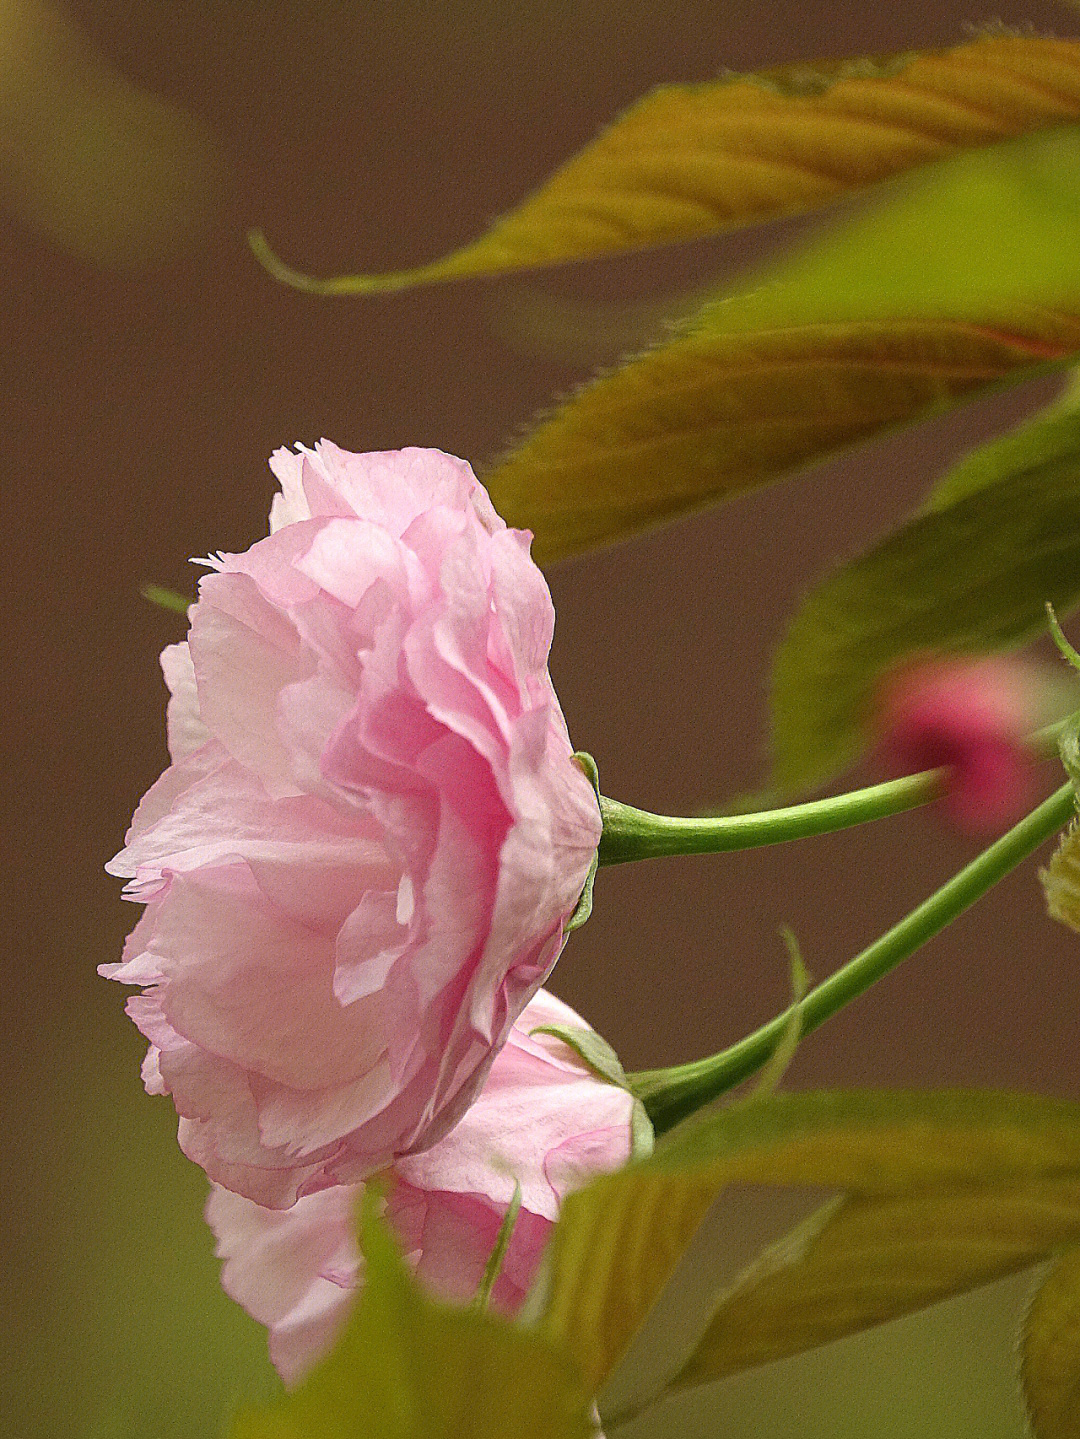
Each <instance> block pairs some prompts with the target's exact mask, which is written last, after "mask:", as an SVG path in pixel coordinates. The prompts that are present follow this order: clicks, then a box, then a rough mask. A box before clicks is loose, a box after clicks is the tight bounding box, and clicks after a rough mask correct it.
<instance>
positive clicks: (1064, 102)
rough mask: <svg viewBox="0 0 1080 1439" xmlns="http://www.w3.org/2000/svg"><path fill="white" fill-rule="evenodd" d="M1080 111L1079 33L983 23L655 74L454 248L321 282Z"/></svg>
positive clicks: (760, 195)
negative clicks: (677, 76) (771, 63)
mask: <svg viewBox="0 0 1080 1439" xmlns="http://www.w3.org/2000/svg"><path fill="white" fill-rule="evenodd" d="M1078 117H1080V43H1078V42H1076V41H1074V40H1055V39H1044V38H1041V37H1036V36H1027V35H1025V36H1018V35H1008V34H994V35H988V36H984V37H982V38H980V39H977V40H973V41H970V42H969V43H967V44H965V45H960V46H957V47H955V48H953V49H949V50H935V51H928V52H926V53H925V54H912V53H907V54H900V55H891V56H883V57H875V58H870V59H857V60H840V61H836V60H832V61H825V62H821V63H817V64H800V65H790V66H785V67H783V68H779V69H774V70H767V71H764V72H762V73H761V74H758V75H746V76H742V75H730V76H726V77H725V78H723V79H720V80H713V81H708V82H706V83H704V84H691V85H665V86H663V87H661V88H660V89H658V90H655V91H654V92H653V93H652V94H651V95H648V96H646V97H645V99H644V100H642V101H640V102H639V103H638V104H637V105H635V106H633V107H632V108H631V109H630V110H628V111H627V112H626V113H625V114H624V115H622V116H621V117H620V118H619V119H618V120H616V122H615V123H614V124H613V125H611V126H610V127H609V128H608V129H607V130H605V131H604V132H603V133H602V134H601V135H600V136H599V137H598V138H597V139H596V140H594V141H593V142H592V143H591V144H590V145H588V146H587V147H586V148H585V149H584V150H583V151H582V152H581V153H580V154H579V155H577V156H576V157H575V158H574V159H572V160H570V161H569V163H567V164H566V165H564V166H563V167H562V168H561V169H560V170H558V171H557V172H556V173H555V174H554V175H553V176H552V178H551V179H550V180H548V181H547V183H546V184H544V185H543V186H541V188H540V189H539V190H537V191H536V192H535V193H534V194H533V195H532V196H531V197H530V198H529V199H527V200H526V201H525V202H524V203H523V204H521V205H519V206H518V208H517V209H515V210H513V211H511V212H510V213H509V214H508V215H506V216H504V217H503V218H502V219H500V220H497V221H496V222H495V224H494V225H493V226H492V227H491V229H490V230H488V232H487V234H485V235H484V236H482V237H481V238H480V239H479V240H477V241H475V242H474V243H473V244H471V245H467V246H465V247H464V249H461V250H458V251H456V252H455V253H453V254H451V255H448V256H446V257H444V258H443V259H441V260H435V261H433V262H432V263H431V264H427V265H420V266H417V267H416V268H414V269H410V270H397V271H393V272H391V273H389V274H381V275H378V274H376V275H346V276H339V277H337V278H334V279H328V280H320V279H315V278H312V277H311V276H308V275H303V274H300V273H298V272H297V271H295V270H292V269H290V268H289V267H288V266H287V265H284V264H283V263H282V262H281V261H280V260H279V259H278V258H277V256H276V255H274V253H273V252H272V251H271V250H270V247H269V245H268V244H267V242H266V240H265V238H264V237H263V236H262V235H261V233H259V232H255V233H254V234H253V235H252V236H251V242H252V247H253V249H254V250H255V253H256V254H257V255H258V257H259V258H260V260H261V261H262V262H263V264H265V265H266V266H267V268H268V269H269V270H270V272H271V273H272V274H274V275H275V276H276V277H277V278H278V279H280V280H282V281H284V282H285V283H287V284H291V285H295V286H296V287H297V288H299V289H304V290H309V291H313V292H315V293H318V294H339V295H340V294H371V293H375V292H378V291H387V290H400V289H404V288H407V287H409V286H412V285H419V284H430V283H432V282H434V281H439V280H449V279H457V278H465V277H469V276H475V275H495V274H500V273H505V272H507V271H513V270H521V269H525V268H528V267H530V266H536V265H551V264H557V263H560V262H562V261H566V260H581V259H585V258H588V257H591V256H596V255H611V254H617V253H619V252H622V251H627V250H635V249H640V248H641V247H643V246H647V245H657V244H662V243H665V242H670V241H673V240H686V239H690V238H693V237H695V236H701V235H712V234H716V233H718V232H720V231H723V230H730V229H733V228H736V227H737V226H740V225H747V224H751V223H754V222H756V221H761V220H767V219H772V218H775V217H776V216H778V215H789V214H795V213H798V212H800V211H805V210H812V209H816V208H818V207H820V206H822V205H827V204H830V203H831V202H833V201H835V200H837V199H839V198H840V197H841V196H843V195H845V194H847V193H849V192H851V191H853V190H859V189H862V188H863V187H865V186H867V185H872V184H874V183H875V182H876V181H879V180H883V179H885V178H887V177H888V176H891V175H895V174H897V173H899V172H901V171H904V170H908V169H910V168H912V167H913V166H919V165H924V164H926V163H927V162H928V161H932V160H939V159H942V158H944V157H946V156H949V155H953V154H956V153H958V152H961V151H964V150H968V149H971V148H973V147H978V146H983V145H987V144H992V143H993V142H995V141H997V140H1002V139H1005V138H1006V137H1008V136H1014V135H1021V134H1025V133H1028V132H1031V131H1034V130H1039V129H1041V128H1044V127H1046V126H1051V125H1057V124H1061V123H1063V122H1065V121H1068V120H1070V119H1072V120H1075V119H1077V118H1078Z"/></svg>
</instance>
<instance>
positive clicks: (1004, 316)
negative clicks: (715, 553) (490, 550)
mask: <svg viewBox="0 0 1080 1439" xmlns="http://www.w3.org/2000/svg"><path fill="white" fill-rule="evenodd" d="M1078 233H1080V130H1076V129H1069V130H1061V131H1055V132H1052V133H1050V134H1047V135H1040V136H1034V137H1028V138H1027V139H1025V140H1021V141H1014V142H1010V143H1008V144H1005V145H1000V146H995V147H994V148H993V149H991V150H988V151H984V152H981V153H977V154H969V155H965V156H962V157H960V158H959V159H956V160H951V161H948V162H945V163H943V164H941V165H937V166H934V167H931V168H930V169H927V170H925V171H924V172H922V173H921V174H920V175H918V176H917V177H912V178H909V179H908V180H906V181H905V182H904V183H903V184H901V185H895V186H894V187H893V188H892V191H891V192H890V198H889V200H888V202H887V203H883V204H879V205H878V206H876V207H875V208H874V209H873V211H872V212H871V213H869V214H865V215H862V216H860V217H858V218H857V219H855V220H853V221H850V222H848V223H847V224H846V225H844V226H841V227H838V228H835V229H833V230H832V231H831V232H830V233H829V234H828V235H826V236H825V237H824V238H822V239H820V240H818V241H816V242H814V243H813V244H811V245H810V246H809V247H808V248H806V249H804V250H803V251H801V252H800V253H799V254H797V255H795V256H794V257H792V258H790V259H788V260H787V261H785V262H784V263H782V264H779V265H777V266H775V267H773V268H772V269H770V270H768V271H766V272H763V273H761V274H758V275H756V276H754V277H752V279H751V281H750V282H749V283H748V284H746V285H744V286H743V287H742V288H740V289H738V290H737V291H735V292H733V293H731V294H729V295H727V296H724V297H721V298H720V299H718V300H715V301H712V302H710V303H709V304H707V305H705V306H704V307H703V308H702V309H701V310H700V311H699V312H698V314H697V315H696V316H695V317H694V318H693V319H692V320H691V321H689V322H688V324H687V325H686V326H685V327H684V328H683V329H682V330H681V331H679V332H677V333H676V334H674V335H673V336H671V337H669V338H668V339H667V340H665V341H664V342H663V343H661V344H659V345H657V346H656V348H654V349H652V350H649V351H647V352H646V353H644V354H643V355H640V356H638V357H637V358H635V359H632V360H630V361H628V362H627V363H626V364H625V365H623V366H622V368H620V369H617V370H615V371H614V372H612V373H610V374H606V375H603V376H601V377H600V378H599V379H597V380H595V381H593V382H592V383H591V384H589V385H587V386H586V387H585V388H584V389H582V390H580V391H579V392H578V393H577V394H576V395H574V396H572V397H571V398H570V399H569V400H567V401H566V402H565V403H564V404H563V405H562V406H561V407H560V408H558V409H557V410H556V411H555V412H554V413H553V414H552V415H551V416H550V417H549V418H547V419H545V420H543V421H542V422H541V423H540V424H539V425H538V426H537V427H536V428H535V429H533V431H532V432H531V433H530V434H528V435H527V437H526V438H525V440H524V441H523V442H522V443H521V444H520V445H519V446H518V448H517V449H515V450H514V451H513V452H512V453H511V454H510V455H508V456H507V457H506V458H504V459H503V460H502V461H501V462H499V463H498V464H496V466H495V467H494V469H492V470H491V471H490V472H489V473H488V474H487V475H486V477H485V478H486V480H487V483H488V487H489V489H490V490H491V493H492V498H493V499H494V500H495V503H496V505H497V506H498V507H499V509H500V511H501V512H502V513H503V514H504V515H505V516H506V518H507V520H508V521H509V522H510V523H512V524H515V525H520V526H524V527H527V528H529V529H532V530H533V532H534V534H535V536H536V544H535V549H536V554H537V556H538V558H539V559H540V560H541V562H544V561H550V560H553V559H557V558H559V557H560V556H562V555H566V554H570V553H573V552H574V551H576V550H580V549H583V548H586V547H587V546H589V545H593V544H598V543H604V542H607V541H610V540H613V539H618V538H619V537H621V536H624V535H627V534H630V533H632V532H633V531H635V530H638V529H641V528H643V527H645V526H649V525H653V524H656V523H658V522H659V521H661V520H664V519H668V518H671V517H673V516H675V515H678V514H682V513H685V512H686V511H689V510H693V509H697V508H700V507H701V506H703V505H706V504H709V503H712V502H715V501H717V500H720V499H723V498H726V497H728V496H730V495H734V494H737V493H739V492H741V491H744V490H747V489H749V488H752V487H753V486H755V485H759V484H762V483H764V482H765V481H767V480H770V479H772V478H774V477H776V476H777V475H779V474H782V473H783V472H784V471H786V470H791V469H793V468H796V467H800V466H805V465H807V464H809V463H811V462H813V461H816V460H820V459H822V458H824V457H825V456H827V455H830V454H833V453H835V452H836V451H837V450H839V449H841V448H842V447H844V446H846V445H850V444H853V443H856V442H858V441H862V440H866V439H868V438H870V437H871V436H873V435H875V434H878V433H880V432H881V431H882V430H885V429H888V428H890V427H894V426H897V425H901V424H906V423H910V422H911V421H913V420H915V419H918V418H920V417H921V416H924V415H926V414H927V413H929V412H931V411H934V410H940V409H942V408H947V407H948V406H949V405H952V404H956V403H959V402H960V401H962V400H963V399H965V398H967V397H969V396H972V395H974V394H977V393H978V392H980V391H982V390H985V389H986V388H987V387H988V386H991V385H995V384H1000V383H1003V382H1006V381H1015V380H1016V379H1019V378H1022V377H1024V376H1026V375H1030V374H1032V373H1035V372H1036V371H1038V370H1039V369H1041V368H1045V367H1046V366H1047V365H1048V364H1050V363H1053V362H1058V363H1061V362H1064V361H1065V360H1067V359H1068V358H1069V357H1070V356H1072V355H1074V354H1076V353H1077V352H1078V350H1080V246H1078V245H1077V244H1076V236H1077V234H1078Z"/></svg>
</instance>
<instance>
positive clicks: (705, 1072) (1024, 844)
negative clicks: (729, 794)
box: [630, 776, 1076, 1135]
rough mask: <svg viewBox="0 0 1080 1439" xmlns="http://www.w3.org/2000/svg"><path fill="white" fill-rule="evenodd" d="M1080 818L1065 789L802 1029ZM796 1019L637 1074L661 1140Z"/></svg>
mask: <svg viewBox="0 0 1080 1439" xmlns="http://www.w3.org/2000/svg"><path fill="white" fill-rule="evenodd" d="M915 778H918V777H917V776H916V777H915ZM876 788H879V789H880V788H884V786H877V787H876ZM864 793H865V792H864ZM845 798H848V799H850V798H852V797H851V796H845ZM798 808H803V806H798ZM780 813H782V811H781V812H780ZM1075 813H1076V803H1075V796H1074V790H1073V786H1072V783H1071V782H1070V783H1067V784H1064V785H1062V786H1061V788H1060V789H1058V790H1056V791H1055V792H1054V793H1053V794H1052V795H1051V796H1050V797H1049V798H1048V799H1046V800H1044V801H1043V803H1042V804H1041V805H1039V806H1038V808H1037V809H1034V810H1032V812H1031V813H1030V814H1029V815H1027V816H1025V818H1024V819H1022V820H1021V821H1020V823H1019V824H1017V825H1014V826H1013V828H1012V829H1010V830H1009V831H1008V832H1007V833H1006V834H1004V835H1002V836H1001V838H1000V839H998V840H995V842H994V843H993V844H991V845H990V846H989V847H988V848H987V849H985V850H983V852H982V853H981V854H980V855H978V856H977V858H975V859H973V860H972V861H971V863H970V864H968V865H965V867H964V868H963V869H962V870H960V872H959V873H958V874H956V875H954V876H953V878H952V879H950V880H949V881H948V882H947V883H946V884H944V885H942V887H941V888H940V889H939V890H937V892H936V893H934V894H932V895H931V896H930V898H929V899H926V900H924V901H923V903H922V904H920V905H918V906H917V908H915V909H913V910H912V911H911V913H910V914H908V915H906V916H905V917H904V918H903V919H902V920H900V922H899V923H898V924H895V925H893V927H892V928H891V929H890V930H887V931H886V933H885V934H883V935H881V936H880V938H878V939H876V940H875V941H874V942H873V944H871V945H870V946H869V947H868V948H866V949H864V950H863V951H862V953H861V954H858V955H856V956H855V958H854V959H852V960H849V961H848V963H847V964H845V965H844V966H843V967H842V968H840V969H838V970H837V971H836V973H835V974H832V975H830V977H829V978H828V979H827V980H825V981H824V982H823V983H821V984H819V985H818V986H817V987H816V988H814V989H812V990H811V991H810V993H809V994H808V995H807V996H806V997H805V998H804V999H803V1000H802V1001H801V1002H800V1006H799V1008H800V1032H801V1033H802V1034H808V1033H809V1032H810V1031H811V1030H813V1029H817V1027H818V1026H819V1025H821V1024H824V1023H825V1021H826V1020H827V1019H831V1018H832V1016H833V1015H834V1014H836V1013H838V1012H839V1011H840V1010H841V1009H843V1008H844V1006H845V1005H847V1004H850V1003H851V1001H852V1000H853V999H856V998H857V997H858V996H859V995H860V994H863V993H865V991H866V990H867V989H869V988H870V986H871V985H872V984H876V983H877V981H878V980H879V979H881V978H883V977H884V976H885V975H886V974H888V973H889V972H890V971H891V970H893V969H895V968H896V966H897V965H898V964H900V963H901V961H902V960H905V959H907V958H908V957H909V956H910V955H912V954H914V953H915V951H916V950H917V949H919V948H921V947H922V945H924V944H925V943H926V941H927V940H928V939H932V938H933V936H934V935H936V934H938V933H939V932H940V931H941V930H942V929H944V928H945V926H946V925H947V924H949V923H950V922H951V921H952V920H954V919H956V918H957V916H958V915H960V914H963V912H964V911H965V910H966V909H968V908H969V907H970V906H971V905H972V904H974V903H975V901H976V900H977V899H979V898H981V896H982V895H984V894H985V893H986V892H987V890H989V889H991V888H992V887H993V886H994V885H995V884H996V883H997V882H998V880H1000V879H1003V878H1004V876H1005V875H1007V874H1008V873H1009V872H1010V871H1011V870H1013V869H1015V868H1016V866H1017V865H1018V864H1020V863H1021V862H1022V861H1023V860H1025V859H1027V857H1028V856H1029V855H1030V854H1032V853H1033V852H1034V851H1035V850H1036V849H1038V848H1039V846H1040V845H1041V844H1043V843H1045V841H1046V840H1048V839H1049V838H1050V837H1051V836H1052V835H1054V834H1056V832H1057V831H1058V830H1059V829H1061V828H1062V827H1063V826H1064V825H1066V824H1067V823H1068V822H1069V820H1070V819H1071V818H1073V816H1074V815H1075ZM867 817H868V818H869V817H871V816H867ZM749 818H760V816H749ZM853 822H854V821H853ZM806 832H808V833H821V832H822V831H821V830H816V831H806ZM785 837H788V838H795V837H796V836H795V835H789V836H785ZM760 842H761V843H767V842H768V841H760ZM789 1019H790V1012H785V1013H783V1014H779V1015H777V1016H776V1017H775V1018H774V1019H771V1020H770V1021H769V1022H768V1023H767V1024H765V1025H763V1026H762V1027H761V1028H760V1029H758V1030H755V1032H754V1033H753V1034H750V1035H747V1036H746V1038H745V1039H741V1040H739V1041H738V1043H737V1044H733V1045H732V1046H731V1047H730V1048H729V1049H725V1050H722V1051H721V1052H720V1053H719V1054H714V1055H711V1056H709V1057H708V1058H707V1059H700V1060H696V1061H694V1062H692V1063H690V1064H682V1065H676V1066H674V1067H672V1068H668V1069H653V1070H644V1071H641V1072H639V1073H637V1074H634V1075H631V1076H630V1081H631V1086H632V1088H633V1091H634V1093H635V1094H636V1095H637V1096H638V1098H639V1099H641V1101H642V1102H643V1104H644V1106H645V1109H646V1110H647V1112H648V1115H649V1118H650V1119H651V1120H652V1122H653V1126H654V1128H655V1130H656V1133H657V1135H660V1134H663V1133H664V1132H665V1131H666V1130H668V1129H671V1128H672V1127H673V1126H674V1125H675V1124H678V1123H679V1121H680V1120H682V1119H685V1118H687V1117H688V1116H689V1115H691V1114H693V1113H695V1111H697V1110H699V1109H701V1108H702V1107H703V1106H705V1105H707V1104H709V1103H711V1102H712V1101H713V1100H715V1099H718V1098H719V1097H720V1096H721V1095H722V1094H725V1093H726V1092H727V1091H728V1090H729V1089H732V1088H733V1087H734V1086H735V1085H737V1084H739V1083H741V1082H742V1081H743V1080H744V1079H747V1078H749V1076H750V1075H752V1074H754V1073H756V1072H757V1071H758V1070H759V1069H761V1068H762V1067H763V1066H764V1065H765V1064H767V1063H768V1061H769V1059H770V1057H771V1056H772V1055H773V1053H774V1052H775V1050H776V1048H777V1046H778V1045H779V1044H780V1043H781V1041H782V1040H783V1038H784V1035H785V1033H786V1032H787V1030H788V1023H789Z"/></svg>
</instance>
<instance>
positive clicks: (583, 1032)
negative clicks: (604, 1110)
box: [529, 1024, 655, 1159]
mask: <svg viewBox="0 0 1080 1439" xmlns="http://www.w3.org/2000/svg"><path fill="white" fill-rule="evenodd" d="M529 1033H530V1034H550V1035H552V1036H553V1037H554V1038H555V1039H561V1040H562V1042H563V1044H566V1045H568V1046H569V1047H570V1048H571V1049H572V1050H573V1051H574V1053H575V1054H576V1055H577V1056H578V1058H579V1059H581V1060H583V1061H584V1062H585V1063H586V1064H587V1065H588V1066H589V1068H590V1069H591V1070H592V1072H593V1073H594V1074H595V1075H596V1076H597V1077H598V1078H599V1079H605V1080H607V1082H608V1083H609V1084H617V1085H618V1086H619V1088H620V1089H625V1090H626V1092H627V1093H628V1094H632V1095H633V1096H634V1107H633V1110H632V1112H631V1115H630V1157H631V1159H646V1158H648V1156H649V1155H650V1154H651V1153H652V1151H653V1143H654V1140H655V1135H654V1133H653V1125H652V1120H651V1119H650V1118H649V1114H648V1111H647V1110H646V1108H645V1105H644V1104H643V1103H642V1102H641V1099H640V1098H639V1097H638V1094H637V1091H636V1090H635V1088H634V1085H633V1083H632V1081H631V1079H630V1077H629V1075H628V1074H627V1073H626V1070H625V1069H624V1068H623V1067H622V1061H621V1060H620V1059H619V1056H618V1055H617V1054H616V1053H615V1051H614V1050H613V1049H612V1047H611V1045H610V1044H608V1042H607V1040H606V1039H604V1038H603V1036H602V1035H599V1034H597V1032H596V1030H595V1029H576V1028H573V1027H571V1026H570V1025H563V1024H540V1025H537V1027H536V1028H535V1029H530V1030H529Z"/></svg>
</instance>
